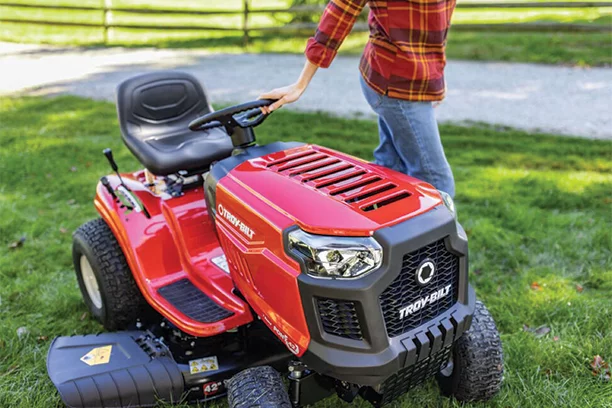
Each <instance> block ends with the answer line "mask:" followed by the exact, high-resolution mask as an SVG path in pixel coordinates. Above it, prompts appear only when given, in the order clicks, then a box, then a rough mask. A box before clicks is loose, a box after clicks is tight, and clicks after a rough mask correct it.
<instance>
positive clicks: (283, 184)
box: [220, 145, 442, 236]
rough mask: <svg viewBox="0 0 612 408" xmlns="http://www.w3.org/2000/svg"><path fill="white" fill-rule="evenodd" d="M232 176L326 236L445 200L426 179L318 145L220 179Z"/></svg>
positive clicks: (368, 227)
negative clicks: (413, 176)
mask: <svg viewBox="0 0 612 408" xmlns="http://www.w3.org/2000/svg"><path fill="white" fill-rule="evenodd" d="M228 179H231V180H232V181H233V182H234V183H236V184H238V185H240V186H241V189H242V190H243V191H249V192H251V194H252V196H254V197H255V198H256V200H258V201H262V202H265V203H266V205H267V207H269V208H270V209H275V210H274V211H275V212H278V213H280V214H283V215H284V216H285V217H286V218H287V219H288V220H289V222H290V223H295V224H297V225H299V227H300V228H301V229H303V230H305V231H308V232H312V233H315V234H322V235H340V236H360V235H361V236H368V235H371V234H372V232H373V231H375V230H377V229H379V228H383V227H387V226H390V225H393V224H397V223H399V222H402V221H405V220H406V219H408V218H412V217H415V216H417V215H419V214H422V213H424V212H426V211H429V210H430V209H432V208H433V207H435V206H437V205H440V204H442V200H441V198H440V195H439V194H438V192H437V191H436V190H435V189H434V188H433V187H432V186H431V185H429V184H427V183H425V182H422V181H420V180H417V179H415V178H412V177H409V176H406V175H404V174H401V173H398V172H395V171H392V170H389V169H387V168H385V167H382V166H377V165H374V164H371V163H367V162H364V161H362V160H359V159H357V158H355V157H352V156H348V155H345V154H343V153H340V152H336V151H334V150H331V149H326V148H323V147H319V146H313V145H306V146H302V147H298V148H294V149H290V150H287V151H284V152H278V153H274V154H271V155H268V156H264V157H261V158H259V159H253V160H250V161H248V162H245V163H243V164H241V165H240V166H238V167H237V168H235V169H234V170H233V171H231V172H230V174H229V177H226V178H224V179H223V180H222V182H221V183H220V184H221V185H222V186H226V185H227V184H226V183H228ZM243 194H245V193H243V192H242V191H241V192H240V193H239V194H238V193H235V194H234V195H235V196H237V197H241V198H242V195H243ZM387 201H390V203H389V204H384V203H386V202H387ZM247 203H249V204H250V201H248V200H247ZM376 204H378V205H380V204H382V205H380V206H379V207H376V208H372V207H373V206H374V205H376Z"/></svg>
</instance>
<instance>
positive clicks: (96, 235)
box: [72, 218, 147, 331]
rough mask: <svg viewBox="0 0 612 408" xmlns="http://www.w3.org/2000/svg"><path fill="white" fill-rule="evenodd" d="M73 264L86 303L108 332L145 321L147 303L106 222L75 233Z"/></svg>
mask: <svg viewBox="0 0 612 408" xmlns="http://www.w3.org/2000/svg"><path fill="white" fill-rule="evenodd" d="M72 260H73V262H74V269H75V271H76V276H77V281H78V282H79V288H80V289H81V294H82V295H83V301H84V302H85V304H86V305H87V307H88V309H89V311H90V312H91V314H92V315H93V316H94V317H95V318H96V319H97V320H98V321H99V322H100V323H102V324H103V325H104V328H105V329H107V330H111V331H113V330H122V329H126V328H128V327H129V326H131V325H133V324H135V323H136V320H137V319H138V318H139V317H142V315H143V313H144V312H145V311H146V310H147V303H146V301H145V300H144V297H143V296H142V294H141V293H140V289H138V286H137V285H136V282H135V281H134V277H133V275H132V271H131V270H130V268H129V266H128V264H127V261H126V260H125V256H124V255H123V251H122V250H121V247H120V246H119V243H118V242H117V240H116V239H115V236H114V235H113V233H112V231H111V229H110V228H109V227H108V225H106V222H104V220H102V219H100V218H98V219H95V220H91V221H89V222H86V223H85V224H83V225H81V226H80V227H79V228H78V229H77V230H76V231H75V233H74V235H73V241H72Z"/></svg>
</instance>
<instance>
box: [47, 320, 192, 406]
mask: <svg viewBox="0 0 612 408" xmlns="http://www.w3.org/2000/svg"><path fill="white" fill-rule="evenodd" d="M146 336H147V333H146V332H141V331H135V332H120V333H103V334H98V335H87V336H71V337H58V338H56V339H55V340H54V341H53V343H52V344H51V348H50V349H49V355H48V356H47V371H48V373H49V377H50V378H51V381H52V382H53V384H54V385H55V387H56V388H57V390H58V392H59V394H60V396H61V398H62V401H64V403H65V404H66V405H67V406H68V407H71V408H73V407H74V408H76V407H79V408H80V407H88V408H91V407H106V408H111V407H129V406H142V407H147V406H155V405H156V404H157V403H158V401H160V400H161V401H167V402H179V401H180V400H181V394H182V393H183V389H184V383H183V375H182V374H181V371H180V370H179V367H178V365H177V364H176V363H175V362H174V360H173V359H172V357H171V356H170V353H169V351H168V350H167V348H166V347H165V346H163V344H155V343H154V342H153V341H152V340H153V339H152V338H151V337H150V336H149V338H148V339H147V338H146ZM158 346H159V347H158Z"/></svg>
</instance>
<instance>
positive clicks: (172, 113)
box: [117, 71, 212, 142]
mask: <svg viewBox="0 0 612 408" xmlns="http://www.w3.org/2000/svg"><path fill="white" fill-rule="evenodd" d="M209 112H212V108H211V106H210V104H209V101H208V98H207V97H206V93H205V92H204V89H202V85H200V83H199V82H198V80H197V79H196V78H194V77H193V76H192V75H189V74H186V73H184V72H178V71H156V72H150V73H146V74H142V75H138V76H135V77H133V78H130V79H128V80H126V81H124V82H122V83H121V84H120V85H119V87H118V88H117V114H118V116H119V126H120V127H121V133H122V135H123V137H124V139H126V138H127V139H129V138H136V139H140V140H146V139H150V138H159V137H164V138H165V137H169V136H173V135H179V134H184V133H185V131H186V130H187V129H188V124H189V122H191V121H192V120H193V119H195V118H196V117H198V116H201V115H204V114H206V113H209ZM126 142H127V141H126Z"/></svg>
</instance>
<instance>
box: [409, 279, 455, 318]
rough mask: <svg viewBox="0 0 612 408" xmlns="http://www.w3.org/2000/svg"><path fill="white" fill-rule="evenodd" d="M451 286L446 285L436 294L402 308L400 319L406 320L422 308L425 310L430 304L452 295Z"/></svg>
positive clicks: (433, 293)
mask: <svg viewBox="0 0 612 408" xmlns="http://www.w3.org/2000/svg"><path fill="white" fill-rule="evenodd" d="M451 286H452V285H446V286H445V287H443V288H442V289H438V290H436V291H435V292H432V293H430V294H429V295H427V296H425V297H422V298H420V299H419V300H417V301H416V302H413V303H411V304H409V305H408V306H406V307H403V308H401V309H400V311H399V312H400V317H399V318H400V320H401V319H403V318H405V317H408V316H410V315H411V314H413V313H416V312H418V311H419V310H421V309H422V308H424V307H425V306H427V305H428V304H431V303H434V302H437V301H439V300H440V299H442V298H443V297H445V296H448V294H449V293H450V290H451Z"/></svg>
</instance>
